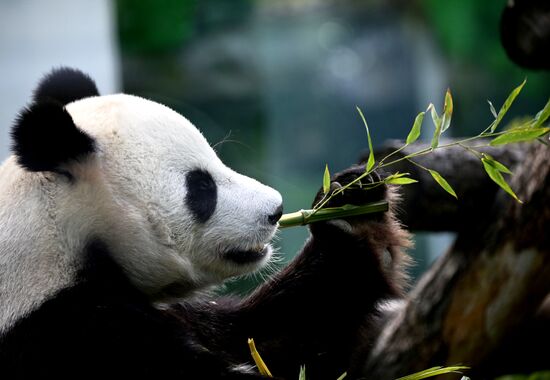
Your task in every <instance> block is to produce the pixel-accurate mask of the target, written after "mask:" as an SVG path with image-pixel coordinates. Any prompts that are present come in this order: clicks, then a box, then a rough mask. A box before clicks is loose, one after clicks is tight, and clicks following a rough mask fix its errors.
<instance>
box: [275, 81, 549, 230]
mask: <svg viewBox="0 0 550 380" xmlns="http://www.w3.org/2000/svg"><path fill="white" fill-rule="evenodd" d="M524 85H525V81H523V82H522V83H521V84H520V85H519V86H517V87H516V88H514V90H512V92H511V93H510V95H509V96H508V97H507V99H506V100H505V101H504V103H503V105H502V106H501V107H500V109H499V111H498V113H497V112H496V110H495V107H494V106H493V104H492V103H491V102H489V108H490V110H491V113H492V114H493V116H494V117H495V120H494V121H493V122H492V123H491V124H490V125H489V126H488V127H487V128H486V129H485V130H483V131H482V132H481V133H479V134H478V135H476V136H473V137H470V138H466V139H463V140H460V141H454V142H451V143H447V144H440V137H441V135H442V134H443V133H444V132H445V131H446V130H447V129H448V128H449V127H450V123H451V118H452V114H453V99H452V95H451V92H450V91H449V90H447V92H446V93H445V102H444V106H443V113H442V115H441V116H440V115H439V114H438V113H437V110H436V109H435V106H434V105H433V104H430V105H429V106H428V109H427V110H426V112H428V111H430V115H431V118H432V121H433V123H434V126H435V131H434V134H433V136H432V141H431V143H430V147H427V148H423V149H420V150H419V151H416V152H414V153H410V154H407V155H405V156H403V157H400V158H396V159H393V161H391V160H390V158H391V157H393V156H395V155H396V154H397V153H398V152H400V151H402V150H403V149H404V148H405V147H407V146H408V145H409V144H412V143H413V142H415V141H416V140H417V139H418V138H419V136H420V130H421V126H422V122H423V120H424V115H425V112H420V113H419V114H418V115H417V116H416V118H415V120H414V123H413V126H412V128H411V130H410V132H409V134H408V136H407V139H406V141H405V144H404V145H403V146H402V147H400V148H399V149H397V150H395V151H393V152H391V153H390V154H388V155H387V156H385V157H383V158H382V159H380V161H378V162H376V161H375V159H374V152H373V148H372V140H371V136H370V131H369V127H368V125H367V121H366V120H365V116H364V115H363V112H362V111H361V109H360V108H359V107H357V111H358V112H359V115H360V116H361V120H362V121H363V124H364V126H365V129H366V132H367V139H368V146H369V156H368V159H367V165H366V168H365V169H366V170H365V172H364V173H363V174H362V175H360V176H359V177H357V178H356V179H354V180H353V181H351V182H350V183H348V184H345V185H344V186H342V187H339V188H337V189H334V190H332V191H331V190H330V173H329V171H328V166H325V172H324V174H323V192H324V197H323V199H321V201H320V202H319V203H318V204H316V205H315V207H314V208H313V209H312V210H301V211H299V212H296V213H292V214H286V215H283V218H282V219H281V221H280V226H281V227H291V226H296V225H303V224H307V223H312V222H314V221H318V220H329V219H334V218H342V217H346V216H351V215H359V213H360V212H365V213H372V212H381V211H383V209H384V207H380V205H379V204H378V203H374V204H368V205H364V206H360V207H363V208H357V207H358V206H349V207H347V206H344V207H336V208H326V207H325V205H326V204H327V203H328V202H329V201H330V200H331V199H332V198H333V197H335V196H337V195H338V194H340V193H342V192H344V191H345V190H346V189H349V188H351V187H360V188H362V189H365V190H369V189H372V188H374V187H377V186H382V185H410V184H414V183H415V182H417V181H416V180H415V179H414V178H410V176H409V173H399V172H396V173H393V174H391V175H389V176H387V177H386V178H385V179H382V180H379V181H375V182H369V183H368V184H367V185H365V184H363V183H362V182H361V180H363V179H364V178H365V177H366V176H367V175H369V174H370V173H372V172H373V171H375V170H379V169H382V168H387V167H389V166H391V165H393V164H396V163H398V162H400V161H404V160H407V161H409V162H410V163H412V164H414V165H416V166H417V167H419V168H421V169H422V170H425V171H427V172H429V173H430V175H431V176H432V178H433V179H434V180H435V181H436V183H437V184H439V186H441V188H442V189H443V190H444V191H446V192H447V193H449V194H450V195H452V196H453V197H455V198H457V194H456V192H455V190H454V189H453V187H452V186H451V184H450V183H449V182H448V181H447V180H446V179H445V178H443V177H442V176H441V174H439V173H438V172H437V171H435V170H433V169H430V168H427V167H424V166H423V165H421V164H419V163H418V162H416V161H415V160H414V158H416V157H421V156H425V155H427V154H430V153H431V152H433V151H434V150H436V149H445V148H448V147H451V146H459V147H462V148H463V149H465V150H467V151H468V152H470V153H472V154H474V155H475V156H476V157H477V158H478V159H480V161H481V163H482V166H483V168H484V170H485V172H486V173H487V175H488V176H489V178H491V180H492V181H493V182H495V183H496V184H497V185H498V186H499V187H501V188H502V189H503V190H504V191H505V192H506V193H508V194H509V195H510V196H511V197H513V198H514V199H515V200H517V201H518V202H521V200H520V199H519V198H518V196H517V195H516V194H515V193H514V191H513V190H512V188H511V187H510V185H509V184H508V183H507V182H506V180H505V179H504V176H503V174H512V173H511V171H510V170H509V169H508V168H507V167H506V166H504V165H503V164H501V163H500V162H498V161H496V160H495V159H494V158H492V157H490V156H489V155H487V154H485V153H482V152H480V151H479V150H478V149H480V148H484V147H489V146H496V145H504V144H511V143H517V142H529V141H537V140H538V141H542V142H544V143H546V142H545V141H543V140H542V139H541V138H543V137H546V136H547V135H548V134H549V132H550V127H545V126H544V123H545V122H546V121H547V120H548V119H549V118H550V101H548V102H547V103H546V105H545V106H544V108H543V109H542V110H541V111H540V112H538V113H537V115H536V116H535V117H534V118H532V119H528V120H522V121H521V122H516V123H515V124H513V125H512V126H511V127H510V128H509V129H506V130H503V131H497V128H498V126H499V125H500V122H501V121H502V120H503V118H504V116H505V115H506V113H507V112H508V110H509V109H510V107H511V106H512V104H513V103H514V101H515V99H516V97H517V96H518V95H519V93H520V92H521V90H522V89H523V87H524ZM488 138H492V140H490V141H489V142H487V141H488V140H487V139H488ZM473 141H479V142H480V145H476V146H475V147H472V146H469V145H468V144H469V143H471V142H473ZM385 207H386V208H385V209H387V205H385ZM321 210H323V212H322V218H321V217H320V216H316V214H318V213H320V211H321ZM350 212H351V214H350Z"/></svg>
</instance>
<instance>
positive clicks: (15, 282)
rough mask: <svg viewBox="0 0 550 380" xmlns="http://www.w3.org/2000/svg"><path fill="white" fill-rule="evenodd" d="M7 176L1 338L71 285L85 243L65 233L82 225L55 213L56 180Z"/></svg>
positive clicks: (0, 215) (0, 233)
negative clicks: (8, 330)
mask: <svg viewBox="0 0 550 380" xmlns="http://www.w3.org/2000/svg"><path fill="white" fill-rule="evenodd" d="M10 164H12V165H14V166H15V162H9V163H8V166H10ZM11 174H12V176H11V178H9V177H8V176H2V178H1V179H2V180H4V179H6V180H7V181H6V183H5V185H4V186H5V188H4V189H6V190H7V191H4V192H3V194H5V195H6V196H8V197H9V198H10V203H9V204H8V203H7V202H3V204H7V205H8V206H7V207H5V208H4V209H3V210H1V212H0V225H2V226H3V228H2V229H1V230H0V242H2V243H1V244H0V259H1V261H0V265H1V266H2V268H1V270H0V333H1V332H2V331H4V330H6V329H8V328H9V327H10V326H11V325H12V324H13V323H14V322H16V321H17V320H18V319H20V318H21V317H23V316H25V315H27V314H28V313H30V312H31V311H32V310H34V309H36V308H37V307H39V306H40V305H41V304H42V303H43V302H44V301H45V300H47V299H48V298H50V297H52V296H53V295H54V294H56V293H57V292H58V291H60V290H61V289H64V288H67V287H69V286H71V285H72V284H74V283H75V279H76V276H77V273H78V271H79V269H80V268H81V266H82V260H81V253H82V250H83V249H84V246H85V244H86V242H85V241H84V239H73V238H70V237H69V235H70V234H71V233H70V232H69V233H67V231H66V228H67V226H71V228H76V229H82V226H78V225H76V224H74V223H73V224H72V225H71V224H70V223H69V222H68V220H66V219H67V218H68V217H67V215H65V214H64V213H62V211H63V210H62V209H60V208H59V203H60V188H59V184H58V181H60V178H58V176H57V175H55V174H53V173H28V172H25V171H23V170H21V169H18V168H14V170H13V171H12V172H11ZM20 189H25V191H21V190H20ZM61 200H62V198H61ZM64 219H65V221H64ZM73 236H76V235H73Z"/></svg>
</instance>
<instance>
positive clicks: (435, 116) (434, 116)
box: [428, 104, 441, 149]
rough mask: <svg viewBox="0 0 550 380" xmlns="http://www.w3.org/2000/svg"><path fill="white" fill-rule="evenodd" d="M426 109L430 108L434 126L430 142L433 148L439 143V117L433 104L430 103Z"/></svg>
mask: <svg viewBox="0 0 550 380" xmlns="http://www.w3.org/2000/svg"><path fill="white" fill-rule="evenodd" d="M428 109H430V114H431V115H432V120H433V122H434V126H435V131H434V134H433V137H432V143H431V148H432V149H435V148H437V146H438V145H439V136H441V117H439V115H438V114H437V111H436V109H435V106H434V105H433V104H430V105H429V106H428Z"/></svg>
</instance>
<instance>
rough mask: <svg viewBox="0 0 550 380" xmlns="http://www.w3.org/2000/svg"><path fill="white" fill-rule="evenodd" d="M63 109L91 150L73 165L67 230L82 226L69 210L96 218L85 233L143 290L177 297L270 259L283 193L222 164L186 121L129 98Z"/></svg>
mask: <svg viewBox="0 0 550 380" xmlns="http://www.w3.org/2000/svg"><path fill="white" fill-rule="evenodd" d="M66 110H67V112H68V113H69V114H70V115H71V117H72V119H73V121H74V123H75V125H76V126H77V127H78V128H79V129H81V130H82V131H84V132H85V133H86V134H87V135H89V136H90V137H91V138H92V139H93V140H94V141H95V148H96V152H95V153H94V154H93V155H92V157H89V158H87V159H85V160H82V161H81V162H80V163H78V164H73V167H71V168H70V169H69V171H70V172H71V174H72V175H73V176H74V177H75V178H74V180H73V181H72V182H73V183H71V184H68V185H67V186H65V187H64V191H63V192H62V193H61V194H62V198H63V199H60V200H59V201H60V202H63V204H64V205H65V209H64V210H63V211H64V212H63V214H67V215H68V216H67V217H66V218H65V221H64V223H66V227H65V228H66V229H67V230H68V231H71V230H74V229H75V228H76V229H78V230H79V231H81V230H82V229H86V228H87V227H86V226H85V225H84V226H82V225H81V224H82V222H84V221H82V220H80V221H76V222H75V220H71V216H72V217H74V216H76V218H81V216H82V215H84V216H85V218H86V221H87V222H88V223H89V221H90V220H95V221H97V223H93V224H91V225H92V226H93V228H92V230H91V231H87V232H86V235H88V236H93V237H94V238H99V239H101V240H103V241H105V242H106V243H107V244H108V246H109V247H110V249H111V251H112V253H113V255H114V256H115V257H114V258H115V260H117V261H118V262H119V264H120V265H122V267H123V268H124V269H125V270H126V272H127V273H128V275H129V276H130V278H131V280H132V281H133V282H134V283H135V284H136V285H138V286H139V287H140V288H141V289H142V290H144V291H145V292H146V293H148V294H150V295H151V296H152V297H153V298H165V297H178V296H181V295H183V294H185V293H186V292H188V291H189V290H194V289H197V288H200V287H203V286H205V285H210V284H215V283H219V282H220V281H222V280H224V279H226V278H228V277H231V276H235V275H240V274H244V273H248V272H251V271H254V270H256V269H258V268H260V267H261V266H263V265H264V264H265V263H266V262H267V261H268V260H269V258H270V256H271V252H272V251H271V247H270V246H269V241H270V240H271V238H272V237H273V235H274V233H275V231H276V228H277V221H278V220H279V218H280V216H281V214H282V199H281V196H280V194H279V193H278V192H277V191H275V190H273V189H271V188H269V187H267V186H264V185H262V184H261V183H259V182H257V181H255V180H253V179H251V178H248V177H246V176H243V175H240V174H238V173H236V172H234V171H232V170H231V169H229V168H228V167H227V166H225V165H224V164H223V163H222V162H221V160H220V159H219V158H218V157H217V156H216V154H215V152H214V151H213V150H212V148H211V147H210V146H209V145H208V143H207V142H206V140H205V139H204V137H203V136H202V135H201V134H200V132H199V131H198V130H197V129H196V128H195V127H194V126H193V125H192V124H191V123H190V122H189V121H188V120H186V119H185V118H184V117H182V116H181V115H179V114H177V113H176V112H174V111H172V110H170V109H169V108H167V107H165V106H163V105H160V104H157V103H154V102H151V101H148V100H145V99H142V98H139V97H135V96H129V95H110V96H100V97H92V98H85V99H82V100H79V101H76V102H74V103H70V104H68V105H67V106H66ZM77 226H78V227H77ZM68 233H69V234H73V233H74V234H76V233H78V234H81V232H68Z"/></svg>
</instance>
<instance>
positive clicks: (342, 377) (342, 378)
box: [336, 372, 348, 380]
mask: <svg viewBox="0 0 550 380" xmlns="http://www.w3.org/2000/svg"><path fill="white" fill-rule="evenodd" d="M347 375H348V373H347V372H344V373H343V374H341V375H340V376H339V377H338V379H336V380H344V379H345V378H346V376H347Z"/></svg>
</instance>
